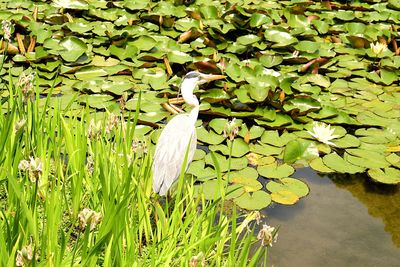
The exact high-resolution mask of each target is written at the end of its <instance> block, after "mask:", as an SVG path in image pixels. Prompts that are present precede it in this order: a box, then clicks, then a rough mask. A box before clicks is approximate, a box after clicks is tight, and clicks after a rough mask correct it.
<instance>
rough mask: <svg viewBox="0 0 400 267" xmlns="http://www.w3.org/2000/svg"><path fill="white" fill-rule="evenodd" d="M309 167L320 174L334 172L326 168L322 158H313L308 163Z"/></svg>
mask: <svg viewBox="0 0 400 267" xmlns="http://www.w3.org/2000/svg"><path fill="white" fill-rule="evenodd" d="M310 167H311V168H313V169H314V170H316V171H317V172H322V173H331V172H334V170H332V169H331V168H328V167H327V166H326V165H325V164H324V162H323V160H322V158H315V159H313V160H311V161H310Z"/></svg>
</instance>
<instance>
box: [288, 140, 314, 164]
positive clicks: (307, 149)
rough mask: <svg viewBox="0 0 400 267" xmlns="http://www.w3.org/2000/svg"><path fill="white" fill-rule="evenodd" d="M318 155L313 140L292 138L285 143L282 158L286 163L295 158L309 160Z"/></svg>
mask: <svg viewBox="0 0 400 267" xmlns="http://www.w3.org/2000/svg"><path fill="white" fill-rule="evenodd" d="M316 157H319V153H318V148H317V146H316V145H315V143H314V142H311V141H307V140H302V139H299V140H292V141H290V142H289V143H287V145H286V147H285V150H284V153H283V160H284V161H285V162H287V163H294V162H295V161H297V160H301V159H304V160H311V159H313V158H316Z"/></svg>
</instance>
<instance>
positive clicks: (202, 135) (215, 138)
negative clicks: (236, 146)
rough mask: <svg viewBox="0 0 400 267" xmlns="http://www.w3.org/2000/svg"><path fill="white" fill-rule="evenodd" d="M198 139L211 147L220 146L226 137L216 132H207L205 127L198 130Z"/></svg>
mask: <svg viewBox="0 0 400 267" xmlns="http://www.w3.org/2000/svg"><path fill="white" fill-rule="evenodd" d="M196 132H197V139H198V140H199V141H201V142H203V143H206V144H210V145H218V144H220V143H222V142H223V141H224V140H225V137H223V136H221V135H219V134H217V133H215V132H214V131H212V130H211V131H207V130H206V129H205V128H204V127H199V128H197V129H196Z"/></svg>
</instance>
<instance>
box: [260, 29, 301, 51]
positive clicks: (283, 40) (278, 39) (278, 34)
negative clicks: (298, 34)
mask: <svg viewBox="0 0 400 267" xmlns="http://www.w3.org/2000/svg"><path fill="white" fill-rule="evenodd" d="M264 36H265V39H267V40H268V41H270V42H274V43H275V45H274V46H273V47H285V46H288V45H291V44H294V43H297V39H296V38H295V37H293V36H292V35H291V34H290V33H289V32H288V31H287V30H285V29H283V28H279V27H276V28H272V29H269V30H267V31H265V33H264Z"/></svg>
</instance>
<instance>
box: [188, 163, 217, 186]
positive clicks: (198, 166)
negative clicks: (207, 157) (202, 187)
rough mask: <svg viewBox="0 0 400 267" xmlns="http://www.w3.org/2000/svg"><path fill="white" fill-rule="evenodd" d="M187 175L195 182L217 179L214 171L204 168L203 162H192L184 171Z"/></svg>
mask: <svg viewBox="0 0 400 267" xmlns="http://www.w3.org/2000/svg"><path fill="white" fill-rule="evenodd" d="M186 173H187V174H192V175H193V176H195V177H196V180H198V181H201V182H204V181H207V180H211V179H213V178H216V177H217V174H216V172H215V170H214V169H212V168H210V167H207V168H206V167H205V161H204V160H202V159H201V160H195V161H192V162H191V163H190V165H189V167H188V169H187V171H186Z"/></svg>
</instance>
